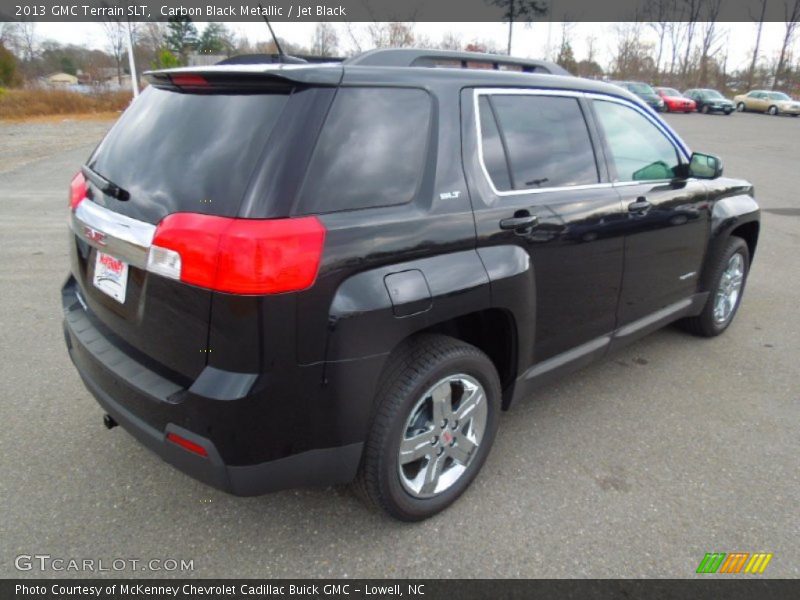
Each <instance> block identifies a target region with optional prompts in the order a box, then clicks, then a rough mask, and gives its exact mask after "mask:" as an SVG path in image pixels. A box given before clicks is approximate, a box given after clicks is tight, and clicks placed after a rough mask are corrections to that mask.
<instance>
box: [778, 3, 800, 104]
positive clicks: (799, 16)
mask: <svg viewBox="0 0 800 600" xmlns="http://www.w3.org/2000/svg"><path fill="white" fill-rule="evenodd" d="M783 15H784V23H785V24H786V27H785V29H784V33H783V43H782V44H781V54H780V57H779V58H778V65H777V67H776V68H775V77H774V78H773V80H772V89H773V90H774V89H775V88H776V87H777V86H778V80H779V79H780V78H781V76H782V75H783V73H784V70H785V69H786V62H787V58H788V54H789V49H790V47H791V45H792V42H793V41H794V36H795V33H797V22H798V21H800V0H794V4H790V3H789V1H788V0H785V1H784V3H783Z"/></svg>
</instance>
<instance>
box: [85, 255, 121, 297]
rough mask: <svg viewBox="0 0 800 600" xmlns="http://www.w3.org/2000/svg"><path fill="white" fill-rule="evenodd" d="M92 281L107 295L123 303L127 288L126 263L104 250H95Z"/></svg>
mask: <svg viewBox="0 0 800 600" xmlns="http://www.w3.org/2000/svg"><path fill="white" fill-rule="evenodd" d="M92 283H93V284H94V287H96V288H97V289H98V290H100V291H101V292H103V293H104V294H106V295H107V296H111V297H112V298H113V299H114V300H116V301H117V302H119V303H120V304H125V294H126V292H127V289H128V263H126V262H125V261H122V260H120V259H118V258H114V257H113V256H111V255H110V254H106V253H105V252H100V251H97V253H96V257H95V262H94V276H93V278H92Z"/></svg>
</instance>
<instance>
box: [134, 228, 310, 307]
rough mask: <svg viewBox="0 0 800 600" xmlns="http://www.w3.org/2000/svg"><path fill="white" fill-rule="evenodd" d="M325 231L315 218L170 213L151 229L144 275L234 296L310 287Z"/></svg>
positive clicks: (292, 290)
mask: <svg viewBox="0 0 800 600" xmlns="http://www.w3.org/2000/svg"><path fill="white" fill-rule="evenodd" d="M324 243H325V227H324V226H323V225H322V223H321V222H320V221H319V219H317V218H316V217H301V218H296V219H271V220H257V219H231V218H226V217H216V216H211V215H200V214H194V213H173V214H171V215H168V216H167V217H165V218H164V219H163V220H162V221H161V222H160V223H159V224H158V227H157V228H156V232H155V235H154V236H153V243H152V246H151V248H150V253H149V255H148V260H147V270H148V271H151V272H153V273H157V274H159V275H163V276H165V277H170V278H172V279H177V280H180V281H183V282H185V283H189V284H192V285H196V286H199V287H203V288H207V289H211V290H216V291H220V292H229V293H233V294H279V293H282V292H294V291H300V290H304V289H307V288H309V287H311V286H312V285H313V283H314V281H315V280H316V278H317V272H318V271H319V264H320V260H321V259H322V250H323V246H324Z"/></svg>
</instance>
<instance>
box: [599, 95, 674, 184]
mask: <svg viewBox="0 0 800 600" xmlns="http://www.w3.org/2000/svg"><path fill="white" fill-rule="evenodd" d="M594 107H595V111H596V113H597V118H598V120H599V121H600V125H601V127H602V129H603V132H604V133H605V137H606V141H607V143H608V146H609V149H610V150H611V158H612V160H613V161H614V166H615V167H616V169H617V177H618V179H619V180H620V181H647V180H651V179H672V177H673V176H674V175H675V168H676V167H677V166H678V164H679V161H678V153H677V151H676V150H675V147H674V146H673V145H672V143H671V142H670V141H669V140H668V139H667V137H666V136H665V135H664V134H663V133H662V132H661V130H660V129H658V127H656V126H655V125H654V124H653V123H652V122H651V121H650V120H649V119H647V118H646V117H644V116H643V115H642V114H641V113H639V112H638V111H636V110H634V109H632V108H629V107H628V106H624V105H622V104H618V103H616V102H605V101H601V100H600V101H595V103H594Z"/></svg>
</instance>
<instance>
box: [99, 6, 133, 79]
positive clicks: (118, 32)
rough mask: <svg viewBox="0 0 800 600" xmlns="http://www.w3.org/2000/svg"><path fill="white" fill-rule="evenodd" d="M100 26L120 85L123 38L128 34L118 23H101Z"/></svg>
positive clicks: (123, 47)
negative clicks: (115, 67)
mask: <svg viewBox="0 0 800 600" xmlns="http://www.w3.org/2000/svg"><path fill="white" fill-rule="evenodd" d="M102 25H103V31H104V32H105V34H106V48H107V49H108V53H109V54H110V55H111V58H113V59H114V64H116V66H117V82H118V83H119V85H122V60H123V58H124V56H125V43H126V40H125V37H126V36H127V35H128V32H127V31H126V30H125V25H123V24H122V23H121V22H120V21H103V22H102Z"/></svg>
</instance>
